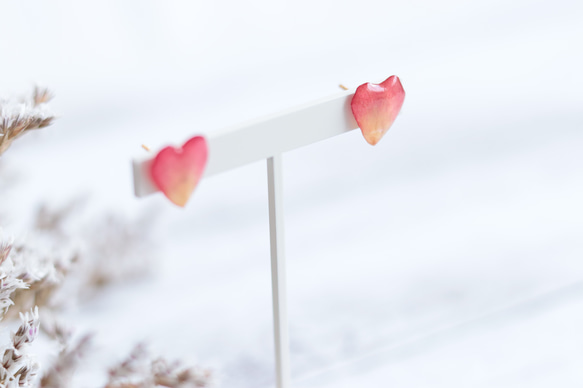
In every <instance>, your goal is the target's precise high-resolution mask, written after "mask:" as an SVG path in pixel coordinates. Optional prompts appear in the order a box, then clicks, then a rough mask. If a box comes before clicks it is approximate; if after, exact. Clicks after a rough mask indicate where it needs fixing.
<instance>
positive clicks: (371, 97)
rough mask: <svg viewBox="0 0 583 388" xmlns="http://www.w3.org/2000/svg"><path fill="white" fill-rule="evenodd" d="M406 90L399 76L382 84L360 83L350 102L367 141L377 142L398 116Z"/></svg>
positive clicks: (392, 77)
mask: <svg viewBox="0 0 583 388" xmlns="http://www.w3.org/2000/svg"><path fill="white" fill-rule="evenodd" d="M404 100H405V90H404V89H403V86H402V85H401V81H400V80H399V77H397V76H394V75H393V76H391V77H389V78H387V79H386V80H385V81H383V82H382V83H380V84H371V83H366V84H363V85H360V86H359V87H358V88H357V89H356V92H355V93H354V97H353V98H352V101H351V103H350V106H351V108H352V114H353V115H354V118H355V119H356V122H357V123H358V126H359V127H360V130H361V131H362V134H363V136H364V138H365V139H366V141H367V142H368V143H369V144H371V145H375V144H377V143H378V142H379V141H380V140H381V138H382V137H383V136H384V134H385V133H387V131H388V130H389V128H390V127H391V125H393V122H394V121H395V119H396V118H397V115H398V114H399V111H400V110H401V107H402V106H403V102H404Z"/></svg>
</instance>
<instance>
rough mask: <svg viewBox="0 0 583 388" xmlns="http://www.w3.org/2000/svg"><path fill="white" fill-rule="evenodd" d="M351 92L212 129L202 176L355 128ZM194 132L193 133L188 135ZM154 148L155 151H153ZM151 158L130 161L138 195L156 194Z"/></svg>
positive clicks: (208, 137) (208, 138) (303, 145)
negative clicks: (241, 122)
mask: <svg viewBox="0 0 583 388" xmlns="http://www.w3.org/2000/svg"><path fill="white" fill-rule="evenodd" d="M353 95H354V93H353V92H343V93H337V94H336V95H334V96H330V97H327V98H324V99H321V100H318V101H314V102H310V103H306V104H304V105H302V106H299V107H295V108H290V109H287V110H285V111H283V112H281V113H277V114H273V115H270V116H268V117H265V118H258V119H255V120H254V121H252V122H250V123H244V124H240V125H237V126H235V127H232V128H225V129H221V130H218V131H213V132H211V133H210V134H209V135H208V136H205V138H206V139H207V142H208V143H207V144H208V148H209V160H208V165H207V167H206V168H205V171H204V177H205V178H207V177H210V176H212V175H214V174H218V173H221V172H224V171H228V170H230V169H233V168H237V167H241V166H243V165H246V164H249V163H252V162H256V161H259V160H263V159H266V158H268V157H271V156H273V155H277V154H280V153H282V152H286V151H291V150H294V149H296V148H299V147H305V146H306V145H310V144H313V143H316V142H318V141H321V140H324V139H328V138H330V137H332V136H337V135H340V134H343V133H346V132H348V131H351V130H353V129H355V128H357V127H358V125H357V124H356V121H355V120H354V117H353V115H352V110H351V108H350V101H351V100H352V96H353ZM195 135H197V133H193V134H191V135H190V137H192V136H195ZM156 152H157V151H154V154H155V153H156ZM151 161H152V158H148V157H146V158H144V157H141V158H139V159H134V161H133V174H134V192H135V193H136V195H137V196H138V197H143V196H145V195H148V194H152V193H155V192H156V191H159V190H157V188H156V187H155V184H154V183H153V182H152V179H151V178H150V174H149V172H148V167H147V166H148V165H149V164H150V163H151Z"/></svg>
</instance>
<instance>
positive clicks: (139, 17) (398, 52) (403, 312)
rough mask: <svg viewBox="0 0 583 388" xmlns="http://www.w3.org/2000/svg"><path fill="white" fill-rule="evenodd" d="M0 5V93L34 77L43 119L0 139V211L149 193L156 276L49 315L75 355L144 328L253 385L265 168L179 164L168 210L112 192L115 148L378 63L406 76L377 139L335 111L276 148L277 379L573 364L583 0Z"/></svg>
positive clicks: (467, 382) (262, 344) (561, 368)
mask: <svg viewBox="0 0 583 388" xmlns="http://www.w3.org/2000/svg"><path fill="white" fill-rule="evenodd" d="M0 14H1V15H2V22H1V23H0V53H1V58H2V60H1V61H0V74H1V75H2V76H1V77H0V92H1V93H0V94H2V95H4V96H6V95H10V94H15V93H20V92H23V91H28V90H29V89H30V87H31V86H32V85H33V84H35V83H38V84H40V85H46V86H49V87H50V88H51V89H52V90H53V91H54V92H55V94H56V98H55V100H54V103H53V109H54V110H55V111H56V112H58V114H59V115H60V117H61V118H60V119H59V120H58V121H57V123H56V124H55V125H54V126H52V127H50V128H48V129H46V130H43V131H42V132H39V133H37V134H35V135H33V136H28V137H27V138H26V139H22V140H19V141H18V142H17V143H16V144H15V145H14V146H13V147H12V148H11V150H10V151H9V152H8V153H7V155H6V157H5V162H6V163H7V164H8V165H9V166H11V168H14V169H16V170H17V171H19V172H20V173H22V174H23V176H24V177H25V179H24V178H23V179H24V182H21V185H20V187H19V189H18V191H17V192H16V193H13V194H12V195H13V197H12V201H11V202H9V203H10V207H11V211H12V212H13V213H14V214H27V212H30V211H31V210H32V209H34V207H35V206H36V204H38V203H39V201H41V200H45V199H47V198H48V199H49V200H50V201H53V202H55V203H58V202H62V201H66V200H68V199H70V198H73V197H75V196H76V195H78V194H83V193H89V194H90V195H91V198H92V202H91V204H92V205H91V206H92V207H93V208H92V211H94V212H95V213H99V212H101V211H102V209H115V210H116V211H118V212H120V213H127V214H140V213H143V212H148V211H150V210H149V209H152V208H154V209H156V211H157V212H159V213H160V214H161V217H160V218H159V223H160V225H159V226H158V229H159V235H158V236H157V240H159V244H160V250H161V254H160V257H159V263H157V271H156V273H155V276H153V277H152V278H150V279H148V280H147V281H144V282H141V283H137V284H131V285H128V286H125V287H124V286H120V287H119V288H117V289H113V290H110V291H108V292H107V293H106V294H103V295H101V296H100V297H99V298H97V299H96V300H93V301H91V302H90V303H87V304H85V305H82V306H80V307H79V308H78V309H76V310H74V311H70V312H69V313H68V314H69V315H68V317H69V319H70V321H71V322H72V323H73V324H75V325H76V326H78V327H81V328H87V329H88V330H89V329H92V330H96V332H97V342H98V344H99V347H100V352H99V353H98V354H96V355H95V356H94V359H93V360H92V361H91V363H92V365H93V366H96V365H104V366H107V365H110V364H111V363H112V362H113V361H115V360H117V359H119V358H120V357H121V356H122V355H124V354H125V353H126V352H127V350H128V349H129V348H130V347H131V345H132V344H133V343H135V342H136V341H139V340H148V341H149V342H150V343H152V346H153V347H155V348H156V349H159V350H160V351H162V352H164V353H166V354H169V355H172V356H175V357H181V358H184V359H190V360H194V361H197V362H199V363H200V364H203V365H211V366H213V367H214V368H215V370H216V371H217V373H219V374H220V375H221V380H222V383H221V385H222V386H223V387H234V388H251V387H258V388H259V387H269V386H273V342H272V332H271V324H272V323H271V299H270V298H271V296H270V272H269V247H268V224H267V202H266V198H267V196H266V190H267V188H266V176H265V174H266V171H265V170H266V167H265V163H255V164H252V165H249V166H246V167H242V168H240V169H237V170H234V171H231V172H228V173H224V174H221V175H219V176H216V177H213V178H210V179H208V180H206V181H204V182H202V184H201V185H200V186H199V188H198V189H197V193H196V195H195V197H194V198H193V199H192V200H191V202H190V204H189V205H188V207H187V208H186V210H181V209H176V208H174V207H173V206H172V205H170V204H169V203H168V202H167V201H166V200H165V199H164V198H163V197H162V196H160V195H156V196H153V197H149V198H146V199H139V200H138V199H136V198H134V197H133V195H132V186H131V174H130V168H129V166H130V159H131V157H133V156H136V155H143V153H144V152H145V151H143V150H142V149H141V148H140V145H141V144H143V143H144V144H147V145H149V146H151V147H152V148H154V149H156V148H158V147H160V146H162V145H165V144H167V143H180V142H181V141H183V140H184V139H186V138H187V137H189V136H190V135H193V134H196V133H200V132H208V131H212V130H215V129H220V128H223V127H225V126H228V125H232V124H236V123H239V122H241V121H244V120H247V119H252V118H256V117H260V116H262V115H265V114H271V113H274V112H277V111H279V110H282V109H286V108H289V107H293V106H294V105H298V104H303V103H306V102H309V101H312V100H315V99H318V98H321V97H325V96H328V95H330V94H334V93H336V92H338V90H339V89H338V84H339V83H342V84H344V85H347V86H349V87H356V86H358V85H359V84H361V83H364V82H369V81H370V82H380V81H383V80H384V79H385V78H386V77H388V76H390V75H392V74H397V75H398V76H399V77H400V78H401V80H402V83H403V85H404V88H405V90H406V92H407V97H406V100H405V104H404V107H403V110H402V113H401V115H400V117H399V118H398V119H397V121H396V122H395V124H394V126H393V128H392V129H391V130H390V131H389V133H388V134H387V136H385V138H384V139H383V141H382V142H381V143H380V144H379V145H377V146H376V147H374V148H372V147H370V146H369V145H368V144H366V143H365V142H364V140H363V139H362V138H361V136H360V133H358V131H353V132H352V133H350V134H346V135H343V136H340V137H337V138H334V139H331V140H328V141H326V142H322V143H318V144H314V145H312V146H309V147H306V148H303V149H300V150H297V151H293V152H290V153H288V154H286V155H285V156H284V163H285V171H284V172H285V201H286V202H285V203H286V217H287V219H286V222H287V224H286V227H287V230H286V238H287V241H286V243H287V259H288V270H289V274H288V287H289V303H290V306H289V309H290V310H289V318H290V325H291V328H290V329H291V345H292V375H293V378H294V386H297V387H334V388H341V387H416V388H419V387H448V388H451V387H522V386H528V387H549V386H561V387H571V386H573V387H575V386H576V387H579V386H581V384H582V383H583V330H582V327H583V238H582V235H583V203H582V199H583V152H582V151H583V92H582V89H583V75H582V70H583V54H582V47H583V3H582V2H580V1H576V0H571V1H569V0H558V1H498V0H493V1H472V2H469V1H461V0H460V1H451V0H450V1H429V0H425V1H421V0H420V1H366V0H359V1H339V0H337V1H315V0H312V1H303V0H299V1H298V0H296V1H281V0H280V1H265V0H247V1H198V0H197V1H177V0H176V1H154V0H141V1H138V0H133V1H130V0H127V1H122V0H118V1H113V0H100V1H74V0H60V1H46V0H45V1H40V0H38V1H13V2H2V3H1V4H0ZM7 203H8V202H7ZM87 369H88V371H87V372H86V376H93V375H92V373H93V372H91V371H90V369H91V368H89V367H88V368H87ZM100 378H103V377H91V378H89V377H88V378H87V379H86V380H85V381H83V382H81V383H80V385H79V386H83V387H84V386H87V387H94V386H99V384H100V383H102V381H100V380H99V379H100Z"/></svg>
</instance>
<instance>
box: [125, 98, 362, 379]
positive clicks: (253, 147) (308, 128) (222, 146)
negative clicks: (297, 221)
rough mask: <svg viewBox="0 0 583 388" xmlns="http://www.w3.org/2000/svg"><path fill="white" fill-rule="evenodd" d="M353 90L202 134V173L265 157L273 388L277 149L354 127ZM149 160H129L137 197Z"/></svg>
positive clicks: (281, 294)
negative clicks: (204, 163)
mask: <svg viewBox="0 0 583 388" xmlns="http://www.w3.org/2000/svg"><path fill="white" fill-rule="evenodd" d="M353 95H354V92H353V91H345V92H342V93H339V94H337V95H335V96H331V97H328V98H325V99H322V100H320V101H316V102H314V103H311V104H307V105H304V106H301V107H298V108H295V109H290V110H288V111H286V112H282V113H279V114H276V115H272V116H269V117H266V118H264V119H261V120H256V121H253V122H250V123H247V124H243V125H240V126H237V127H233V128H227V129H224V130H221V131H216V132H211V133H210V134H209V135H207V136H205V137H206V139H207V142H208V148H209V159H208V163H207V166H206V170H205V172H204V174H203V178H204V177H209V176H211V175H214V174H218V173H220V172H223V171H227V170H230V169H233V168H236V167H239V166H243V165H245V164H248V163H251V162H255V161H258V160H262V159H267V178H268V198H269V232H270V243H271V285H272V297H273V326H274V338H275V364H276V383H277V388H290V365H289V357H290V355H289V331H288V319H287V304H286V274H285V252H284V224H283V174H282V160H281V154H282V153H283V152H286V151H291V150H293V149H296V148H299V147H302V146H306V145H309V144H312V143H315V142H318V141H320V140H324V139H327V138H329V137H332V136H336V135H340V134H342V133H345V132H348V131H351V130H353V129H356V128H357V127H358V125H357V124H356V121H355V120H354V117H353V116H352V111H351V109H350V102H351V100H352V96H353ZM192 135H195V133H193V134H192ZM362 141H364V139H363V140H362ZM151 161H152V156H150V157H149V158H139V159H135V160H134V161H133V172H134V191H135V194H136V196H138V197H143V196H146V195H148V194H152V193H154V192H156V191H158V190H157V188H156V187H155V185H154V184H153V182H152V180H151V178H150V175H149V173H148V171H149V166H150V163H151ZM195 199H196V198H194V199H191V200H195Z"/></svg>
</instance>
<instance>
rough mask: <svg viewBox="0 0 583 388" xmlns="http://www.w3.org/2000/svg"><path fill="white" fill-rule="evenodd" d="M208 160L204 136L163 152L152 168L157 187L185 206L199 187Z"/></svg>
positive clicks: (151, 172) (177, 203) (172, 200)
mask: <svg viewBox="0 0 583 388" xmlns="http://www.w3.org/2000/svg"><path fill="white" fill-rule="evenodd" d="M207 159H208V147H207V144H206V140H205V139H204V137H202V136H196V137H193V138H192V139H190V140H188V141H187V142H186V143H184V145H183V146H182V147H181V148H175V147H166V148H164V149H162V150H161V151H160V152H158V154H157V155H156V157H155V158H154V160H153V161H152V165H151V167H150V174H151V177H152V181H153V182H154V184H155V185H156V186H157V187H158V189H160V191H162V193H164V195H165V196H166V197H167V198H168V199H169V200H170V201H171V202H172V203H174V204H176V205H178V206H182V207H184V206H185V205H186V203H187V202H188V199H189V198H190V196H191V195H192V192H193V191H194V189H195V188H196V186H197V184H198V182H199V181H200V178H201V177H202V174H203V172H204V168H205V166H206V162H207Z"/></svg>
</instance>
